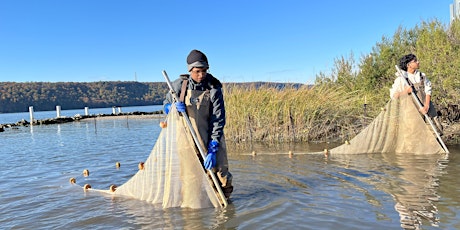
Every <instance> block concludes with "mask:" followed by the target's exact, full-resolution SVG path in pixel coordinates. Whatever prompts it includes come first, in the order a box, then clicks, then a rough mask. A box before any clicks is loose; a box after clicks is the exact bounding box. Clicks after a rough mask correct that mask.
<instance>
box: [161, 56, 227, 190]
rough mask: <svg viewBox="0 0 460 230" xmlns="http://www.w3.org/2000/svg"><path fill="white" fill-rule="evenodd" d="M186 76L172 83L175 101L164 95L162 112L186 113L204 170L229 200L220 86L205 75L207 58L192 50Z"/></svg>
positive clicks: (207, 65) (222, 99)
mask: <svg viewBox="0 0 460 230" xmlns="http://www.w3.org/2000/svg"><path fill="white" fill-rule="evenodd" d="M187 69H188V72H189V74H184V75H181V77H180V78H179V79H177V80H175V81H174V82H172V87H173V89H174V91H175V92H176V93H177V95H178V96H179V101H178V102H174V100H173V96H172V95H171V94H170V93H168V94H167V95H166V99H165V100H164V102H163V104H164V111H165V113H166V114H167V113H169V110H170V108H171V104H172V103H175V106H176V109H177V111H178V112H187V115H188V116H189V118H190V122H191V123H192V126H193V128H194V129H195V132H196V133H197V135H198V136H199V138H200V139H201V140H202V142H203V144H204V146H207V150H208V152H207V155H206V158H205V159H203V161H204V162H203V163H204V167H205V168H206V169H209V170H213V171H214V172H216V174H217V176H218V178H219V180H220V183H221V187H222V191H223V192H224V195H225V196H226V197H227V198H229V197H230V194H231V193H232V192H233V186H232V174H231V173H230V172H229V171H228V160H227V147H226V144H225V137H224V126H225V106H224V97H223V93H222V84H221V83H220V81H219V80H217V79H216V78H215V77H214V76H212V75H211V74H209V73H208V72H207V71H208V69H209V64H208V58H207V57H206V55H205V54H204V53H202V52H201V51H199V50H192V51H191V52H190V54H189V55H188V56H187Z"/></svg>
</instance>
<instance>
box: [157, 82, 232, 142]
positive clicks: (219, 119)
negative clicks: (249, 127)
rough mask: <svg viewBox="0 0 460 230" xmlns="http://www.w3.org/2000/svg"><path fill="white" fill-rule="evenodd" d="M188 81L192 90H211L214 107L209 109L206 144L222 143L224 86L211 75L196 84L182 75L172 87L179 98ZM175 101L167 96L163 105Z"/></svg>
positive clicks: (188, 85)
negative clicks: (212, 142) (211, 141)
mask: <svg viewBox="0 0 460 230" xmlns="http://www.w3.org/2000/svg"><path fill="white" fill-rule="evenodd" d="M184 80H187V81H188V84H187V87H188V89H190V90H198V91H206V90H209V92H210V97H211V104H212V106H211V107H210V108H209V109H210V111H209V114H210V116H209V121H208V122H209V127H211V128H210V129H211V130H209V132H208V133H209V135H210V136H209V137H208V140H206V142H208V141H210V140H215V141H217V142H219V143H220V140H221V138H222V136H223V133H224V126H225V105H224V97H223V93H222V84H221V83H220V81H219V80H218V79H216V78H215V77H214V76H212V75H211V74H209V73H208V74H207V75H206V79H205V80H204V81H202V82H200V83H196V82H195V81H194V80H193V79H192V78H191V77H190V76H189V75H181V77H180V78H179V79H176V80H175V81H173V82H172V83H171V84H172V87H173V89H174V91H175V92H176V96H177V97H178V98H179V96H180V95H181V88H182V82H183V81H184ZM173 102H174V99H173V97H172V95H171V94H170V93H168V94H167V95H166V99H165V100H164V101H163V105H166V104H168V103H170V104H172V103H173Z"/></svg>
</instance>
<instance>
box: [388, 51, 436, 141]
mask: <svg viewBox="0 0 460 230" xmlns="http://www.w3.org/2000/svg"><path fill="white" fill-rule="evenodd" d="M398 67H399V69H400V70H399V71H398V72H396V76H397V78H396V79H395V80H394V83H393V86H392V87H391V89H390V97H391V98H392V99H395V98H399V97H400V96H401V95H405V94H410V93H415V94H416V95H417V97H418V98H419V99H420V102H421V105H422V107H421V108H420V109H419V111H420V113H422V114H423V115H425V114H426V115H428V117H430V119H431V120H432V121H433V122H434V124H435V126H436V129H437V131H438V132H439V133H440V134H441V135H442V131H443V128H442V125H441V123H440V121H439V117H438V113H437V111H436V108H435V106H434V104H433V102H432V101H431V87H432V86H431V82H430V80H429V79H428V78H427V77H426V75H425V74H424V73H422V72H420V71H419V67H420V62H419V60H418V59H417V57H416V56H415V55H414V54H407V55H404V56H403V57H401V59H400V60H399V64H398ZM414 91H415V92H414Z"/></svg>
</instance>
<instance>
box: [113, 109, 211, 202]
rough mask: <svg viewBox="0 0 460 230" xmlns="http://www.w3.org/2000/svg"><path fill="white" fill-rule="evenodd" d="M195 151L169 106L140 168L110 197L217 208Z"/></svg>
mask: <svg viewBox="0 0 460 230" xmlns="http://www.w3.org/2000/svg"><path fill="white" fill-rule="evenodd" d="M198 154H199V152H198V149H197V148H196V146H195V143H194V141H193V138H192V136H191V134H190V131H189V130H188V128H187V126H186V123H185V121H184V119H183V118H182V117H181V116H180V115H179V113H178V112H177V111H176V109H175V107H174V106H172V110H171V112H170V113H169V114H168V117H167V127H166V128H163V129H162V131H161V133H160V135H159V137H158V140H157V142H156V143H155V145H154V147H153V149H152V151H151V153H150V155H149V157H148V158H147V160H146V161H145V163H144V169H143V170H139V171H138V172H137V173H136V174H135V175H134V176H133V177H132V178H131V179H129V180H128V181H127V182H126V183H125V184H123V185H121V186H119V187H118V188H117V189H116V190H115V192H114V194H118V195H123V196H129V197H133V198H136V199H140V200H144V201H147V202H150V203H152V204H159V205H161V206H162V207H163V208H170V207H188V208H206V207H219V206H220V203H219V199H218V198H217V196H216V193H215V192H214V189H213V187H212V185H211V182H210V181H209V179H208V176H207V174H206V172H205V170H204V169H203V166H202V164H201V162H200V160H199V158H198Z"/></svg>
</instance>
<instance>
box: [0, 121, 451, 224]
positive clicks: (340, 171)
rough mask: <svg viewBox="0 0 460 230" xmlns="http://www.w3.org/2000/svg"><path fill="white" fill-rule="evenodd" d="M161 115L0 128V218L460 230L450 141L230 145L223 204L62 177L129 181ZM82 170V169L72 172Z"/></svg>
mask: <svg viewBox="0 0 460 230" xmlns="http://www.w3.org/2000/svg"><path fill="white" fill-rule="evenodd" d="M2 116H3V117H5V116H12V115H11V114H9V115H7V114H0V122H1V121H2V120H1V118H2ZM8 119H11V118H10V117H9V118H8ZM20 119H22V118H19V119H16V120H20ZM160 121H161V120H160V118H149V119H142V118H134V117H124V118H117V119H113V118H110V119H107V118H105V119H86V120H83V121H81V122H73V123H66V124H60V125H45V126H33V127H22V128H19V129H7V130H6V131H5V132H2V133H0V157H1V158H2V160H1V161H0V226H1V227H0V228H1V229H109V228H114V229H208V228H211V229H403V228H407V229H411V228H420V229H460V220H459V219H458V217H457V216H459V214H460V204H459V202H460V196H459V195H458V194H459V192H460V184H459V182H458V178H457V177H458V175H460V174H459V173H460V170H459V166H460V163H459V162H460V160H459V157H458V154H459V153H460V148H459V147H458V146H448V147H449V149H450V151H451V154H450V155H449V156H448V157H446V156H442V155H411V154H406V155H395V154H372V155H371V154H369V155H363V154H361V155H348V156H331V157H330V158H329V159H325V158H324V156H323V155H322V154H314V153H313V152H317V151H320V150H322V149H323V148H324V147H325V146H323V145H321V144H310V145H296V146H291V147H284V148H273V147H263V146H255V147H252V148H251V149H247V150H241V149H240V148H238V147H237V146H234V147H231V145H229V146H230V153H229V164H230V170H231V172H232V173H233V175H234V186H235V190H234V193H233V194H232V199H231V203H230V205H229V206H228V207H227V208H226V209H223V210H222V209H214V208H207V209H198V210H193V209H181V208H170V209H161V208H158V207H156V206H154V205H151V204H149V203H146V202H143V201H138V200H133V199H127V198H121V197H112V196H109V195H102V194H99V193H95V192H84V191H83V189H81V187H79V186H77V185H72V184H70V183H69V179H70V178H71V177H75V178H76V179H77V183H78V184H79V185H82V184H85V183H90V184H91V185H92V186H93V187H94V188H101V189H107V188H108V186H110V184H112V183H116V184H121V183H123V182H124V181H126V180H128V179H129V178H130V177H131V176H132V175H133V174H134V173H135V172H136V171H137V164H138V163H139V162H140V161H144V160H145V159H146V158H147V156H148V155H149V154H150V151H151V149H152V147H153V145H154V144H155V141H156V137H157V136H158V135H159V132H160V131H161V128H160V127H159V125H158V124H159V122H160ZM8 122H9V121H8ZM1 123H7V122H1ZM421 144H422V143H421ZM253 150H254V151H256V153H257V155H255V156H253V155H252V154H251V153H252V151H253ZM288 151H292V152H293V153H294V155H293V157H292V158H290V157H289V155H288V154H287V153H288ZM116 162H120V163H121V167H120V168H119V169H117V168H116V167H115V163H116ZM83 169H88V170H90V177H87V178H85V177H82V176H81V174H82V170H83Z"/></svg>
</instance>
